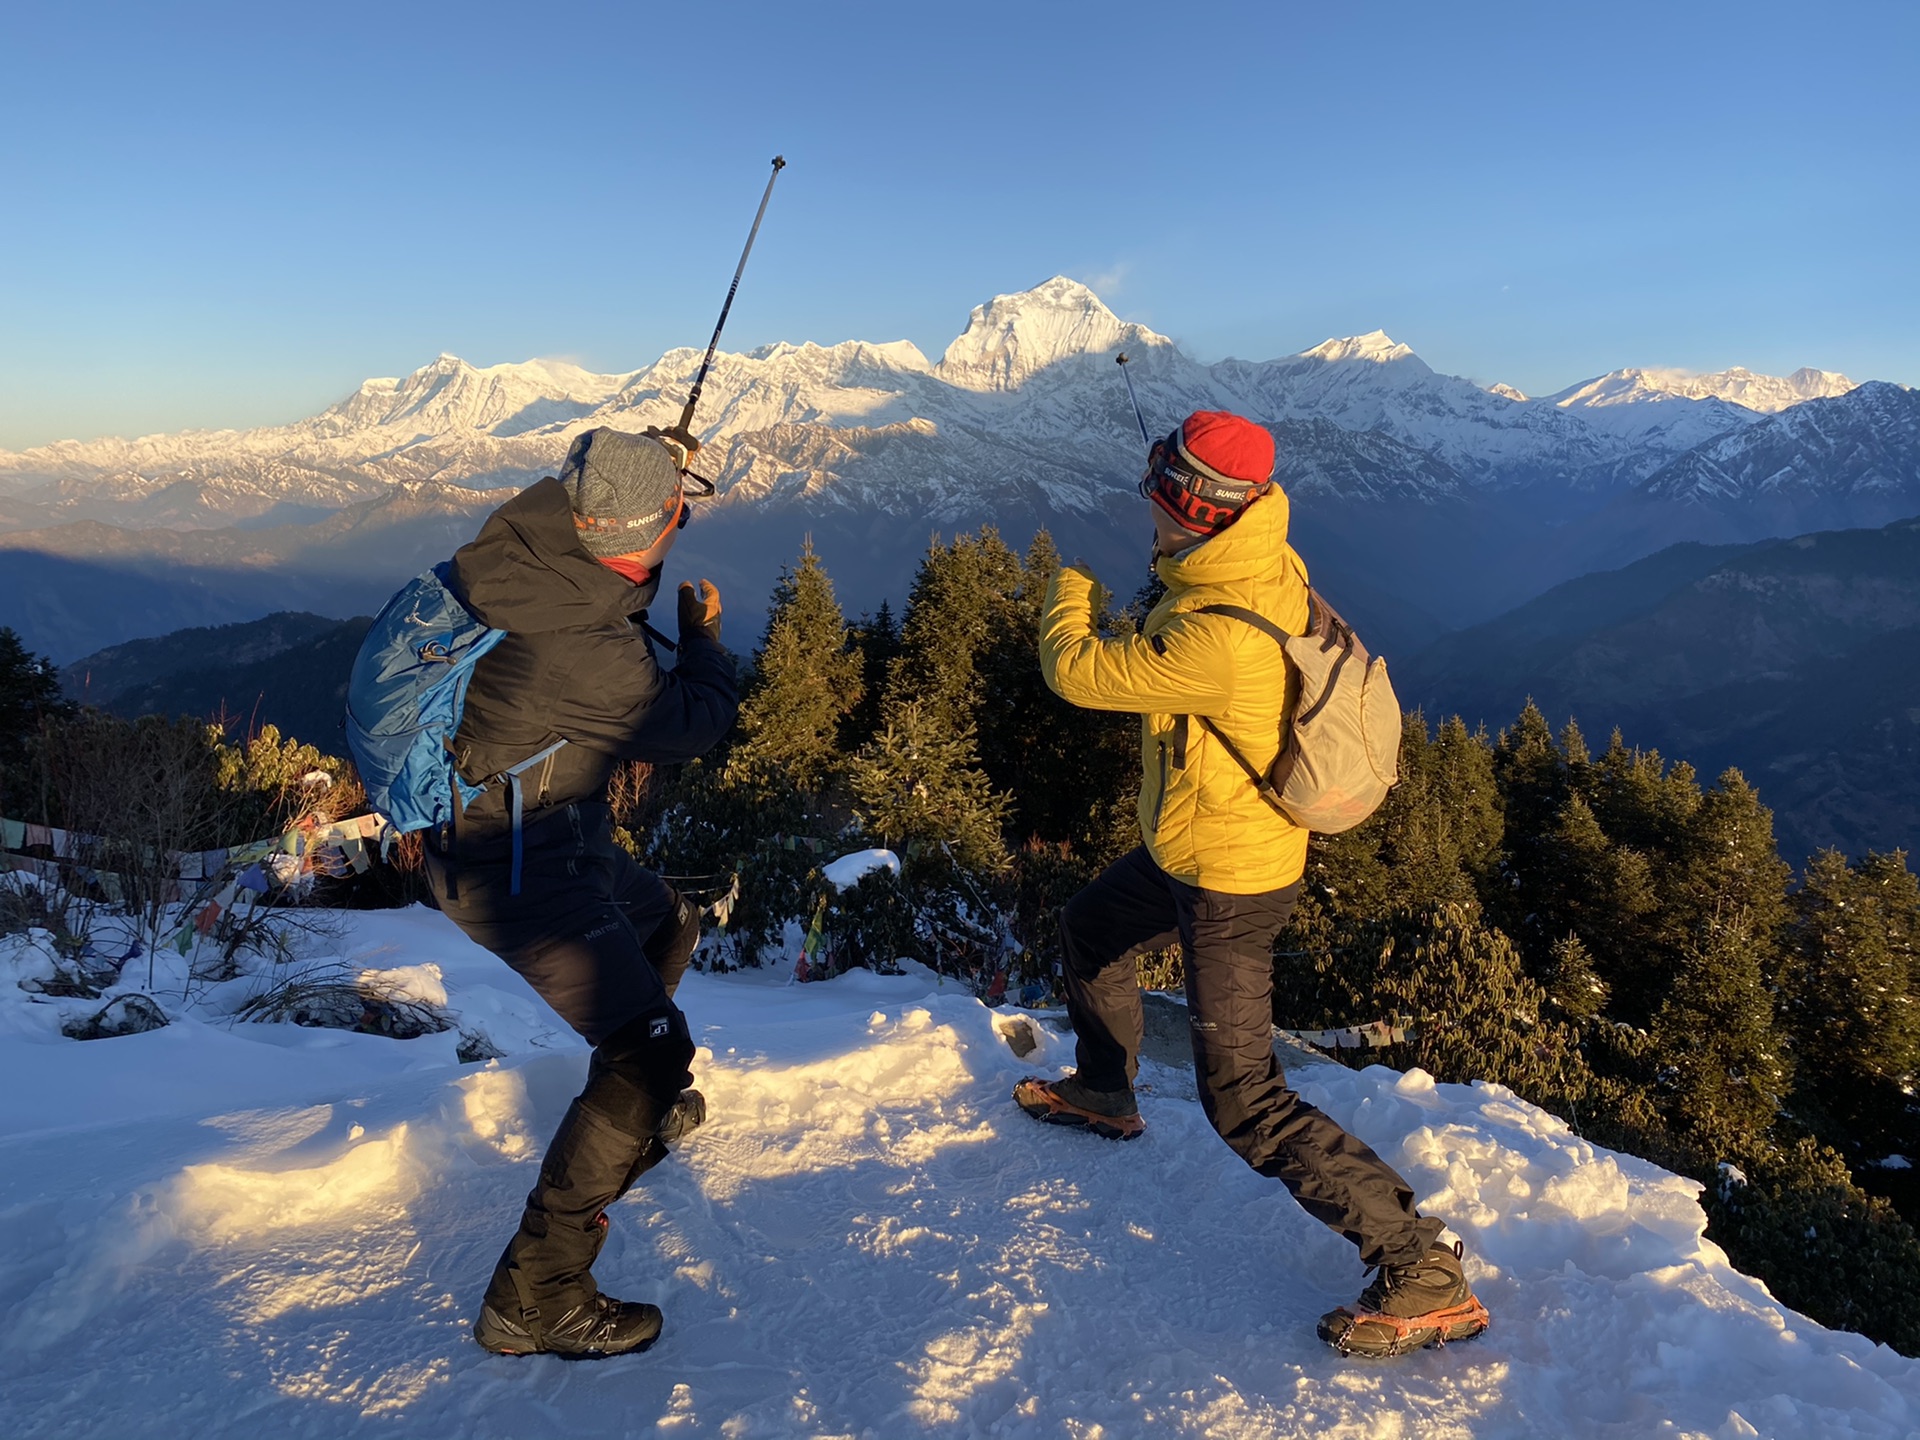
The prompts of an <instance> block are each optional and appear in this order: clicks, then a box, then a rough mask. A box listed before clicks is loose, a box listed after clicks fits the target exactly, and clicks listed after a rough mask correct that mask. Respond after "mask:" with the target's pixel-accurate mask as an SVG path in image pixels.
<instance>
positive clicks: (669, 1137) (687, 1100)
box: [654, 1090, 707, 1145]
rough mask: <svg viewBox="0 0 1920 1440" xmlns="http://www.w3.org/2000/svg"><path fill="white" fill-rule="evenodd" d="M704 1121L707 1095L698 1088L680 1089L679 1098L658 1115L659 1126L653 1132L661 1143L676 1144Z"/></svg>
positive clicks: (705, 1119)
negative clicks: (663, 1113) (665, 1111)
mask: <svg viewBox="0 0 1920 1440" xmlns="http://www.w3.org/2000/svg"><path fill="white" fill-rule="evenodd" d="M706 1123H707V1097H706V1096H704V1095H702V1094H701V1093H700V1092H699V1091H698V1090H682V1091H681V1092H680V1098H679V1099H678V1100H676V1101H674V1102H673V1105H672V1107H671V1108H669V1109H668V1111H667V1113H666V1114H665V1115H662V1116H661V1117H660V1128H659V1129H658V1130H656V1131H655V1132H654V1133H655V1134H656V1135H658V1136H659V1137H660V1143H661V1144H662V1145H677V1144H679V1142H680V1141H682V1140H684V1139H686V1137H687V1135H688V1133H689V1132H691V1131H694V1130H697V1129H699V1128H700V1127H701V1126H702V1125H704V1124H706Z"/></svg>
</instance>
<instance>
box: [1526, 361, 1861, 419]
mask: <svg viewBox="0 0 1920 1440" xmlns="http://www.w3.org/2000/svg"><path fill="white" fill-rule="evenodd" d="M1857 383H1858V382H1856V381H1853V380H1849V379H1848V378H1847V377H1846V376H1845V375H1842V374H1840V373H1838V372H1837V371H1833V370H1813V369H1809V368H1807V367H1805V366H1802V367H1801V368H1800V369H1798V370H1796V371H1794V372H1793V374H1791V375H1787V376H1780V375H1756V374H1754V373H1753V371H1751V370H1749V369H1747V368H1746V367H1745V366H1744V365H1736V366H1734V367H1733V368H1732V369H1730V370H1716V371H1714V372H1713V373H1712V374H1710V375H1695V374H1693V373H1692V372H1691V371H1687V370H1658V369H1630V370H1612V371H1609V372H1608V373H1607V374H1605V375H1599V376H1596V377H1595V378H1593V379H1592V380H1583V381H1581V382H1580V383H1579V384H1578V385H1569V386H1568V387H1567V388H1566V389H1565V390H1562V391H1560V392H1558V393H1557V394H1554V395H1549V396H1547V397H1546V398H1547V399H1548V401H1550V402H1551V403H1552V404H1555V405H1558V406H1561V407H1562V408H1564V409H1585V410H1593V409H1603V408H1609V407H1613V406H1619V405H1632V404H1639V403H1642V402H1645V401H1650V400H1651V401H1660V400H1666V399H1680V400H1724V401H1726V402H1728V403H1729V404H1733V405H1738V406H1740V407H1742V408H1743V409H1746V410H1753V411H1757V412H1758V413H1760V414H1763V415H1771V414H1774V413H1776V412H1778V411H1781V410H1785V409H1787V408H1789V407H1790V406H1794V405H1798V404H1800V403H1801V402H1802V401H1806V400H1825V399H1831V398H1832V397H1833V396H1836V395H1844V394H1846V393H1847V392H1848V391H1849V390H1852V389H1854V388H1855V387H1856V385H1857Z"/></svg>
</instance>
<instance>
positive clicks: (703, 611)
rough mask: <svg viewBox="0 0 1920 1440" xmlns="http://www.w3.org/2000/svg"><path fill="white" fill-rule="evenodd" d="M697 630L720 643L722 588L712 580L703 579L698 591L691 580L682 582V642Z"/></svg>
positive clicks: (714, 641)
mask: <svg viewBox="0 0 1920 1440" xmlns="http://www.w3.org/2000/svg"><path fill="white" fill-rule="evenodd" d="M695 631H698V632H699V633H700V634H701V635H704V636H705V637H706V638H707V639H709V640H711V641H712V642H713V643H714V644H716V645H718V644H719V643H720V589H719V587H718V586H717V585H715V584H714V583H713V582H712V581H711V580H702V581H701V582H700V589H699V591H698V592H697V593H696V592H695V590H694V588H693V582H692V581H691V580H682V581H681V582H680V643H681V644H683V645H684V644H686V642H687V640H688V638H689V637H690V636H691V635H692V634H693V633H694V632H695Z"/></svg>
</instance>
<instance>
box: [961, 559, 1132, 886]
mask: <svg viewBox="0 0 1920 1440" xmlns="http://www.w3.org/2000/svg"><path fill="white" fill-rule="evenodd" d="M1059 567H1060V555H1059V551H1057V550H1056V549H1055V548H1054V544H1053V538H1052V537H1051V536H1050V535H1048V533H1047V532H1046V531H1044V530H1042V531H1040V532H1039V533H1038V534H1036V535H1035V536H1034V539H1033V544H1032V545H1031V546H1030V547H1029V549H1028V551H1027V554H1026V557H1025V558H1024V560H1023V561H1022V562H1021V566H1020V575H1019V585H1018V587H1017V588H1016V589H1014V590H1013V591H1011V592H1009V593H1007V594H1005V595H1001V596H997V597H995V599H996V602H997V603H996V607H995V608H996V610H997V612H998V619H997V621H996V623H995V624H994V625H993V626H992V627H991V628H990V630H989V633H988V637H987V639H986V641H985V643H984V644H983V645H982V647H981V652H980V655H979V658H978V662H977V673H978V676H979V679H980V682H981V695H982V702H981V704H980V706H979V710H978V715H979V727H980V763H981V766H982V768H984V769H985V770H986V772H987V776H988V778H989V779H990V780H991V781H992V783H993V785H994V787H995V788H996V789H998V790H1000V791H1002V792H1004V793H1005V794H1007V795H1008V796H1009V797H1011V799H1012V802H1013V803H1012V809H1011V811H1010V817H1009V818H1010V825H1011V829H1012V834H1013V836H1014V837H1015V838H1016V839H1017V840H1019V841H1020V842H1021V844H1022V845H1023V846H1024V845H1026V844H1027V843H1028V842H1031V841H1037V842H1039V843H1041V844H1063V843H1064V844H1069V845H1072V846H1074V847H1076V848H1077V849H1079V850H1081V851H1083V852H1085V853H1087V854H1088V855H1089V856H1090V857H1094V858H1097V859H1100V860H1104V859H1107V858H1110V856H1109V855H1108V854H1107V853H1105V852H1108V851H1110V850H1111V849H1112V845H1111V843H1110V835H1111V832H1112V830H1113V828H1114V827H1113V825H1112V819H1111V817H1112V815H1113V813H1114V812H1115V810H1116V809H1117V808H1119V807H1121V806H1122V805H1123V803H1124V802H1125V801H1127V800H1130V799H1131V795H1132V792H1133V790H1134V789H1135V788H1136V787H1137V785H1138V781H1139V747H1138V736H1139V729H1140V722H1139V720H1138V718H1137V717H1135V716H1133V715H1130V714H1126V713H1124V712H1119V711H1109V710H1082V709H1079V708H1078V707H1076V706H1074V705H1071V704H1069V703H1068V702H1067V701H1065V700H1062V699H1061V698H1060V697H1059V696H1058V695H1056V694H1054V693H1053V691H1052V690H1051V689H1049V688H1048V686H1047V683H1046V681H1045V679H1044V678H1043V677H1042V676H1041V674H1040V663H1039V658H1038V651H1039V636H1040V612H1041V605H1042V603H1043V602H1044V600H1045V598H1046V592H1047V584H1048V582H1049V581H1050V580H1051V579H1052V578H1053V574H1054V571H1056V570H1057V569H1059ZM1129 808H1130V807H1129ZM1137 839H1138V836H1137V834H1132V835H1130V837H1129V841H1128V843H1129V844H1131V843H1133V842H1134V841H1137Z"/></svg>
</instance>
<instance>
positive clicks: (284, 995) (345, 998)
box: [238, 965, 453, 1040]
mask: <svg viewBox="0 0 1920 1440" xmlns="http://www.w3.org/2000/svg"><path fill="white" fill-rule="evenodd" d="M417 970H432V971H434V975H433V982H434V983H433V985H432V986H430V987H423V986H422V985H421V984H420V983H419V977H418V976H417V975H416V974H415V973H414V972H415V971H417ZM438 978H439V976H438V970H437V967H434V966H419V967H413V969H412V970H397V971H382V970H368V971H362V972H361V973H359V974H358V975H351V974H348V973H347V970H346V968H345V967H344V966H339V965H334V966H325V967H319V968H316V969H312V970H308V971H304V972H301V973H299V974H295V975H292V976H289V977H288V978H286V979H284V980H282V981H280V982H279V983H278V984H276V985H274V986H273V987H272V988H271V989H269V990H267V991H265V992H264V993H262V994H260V995H257V996H255V997H254V998H253V999H251V1000H249V1001H248V1002H247V1003H246V1004H244V1005H243V1006H242V1007H241V1008H240V1010H239V1012H238V1018H239V1019H242V1020H254V1021H263V1022H268V1023H275V1022H278V1023H288V1024H294V1025H306V1026H310V1027H313V1028H315V1029H321V1030H357V1031H360V1032H361V1033H363V1034H367V1035H387V1036H391V1037H392V1038H394V1039H396V1040H412V1039H416V1038H417V1037H419V1036H421V1035H435V1034H438V1033H439V1032H441V1031H443V1030H449V1029H451V1028H452V1027H453V1022H452V1020H451V1019H450V1018H449V1016H448V1014H447V1010H446V991H445V990H444V989H440V988H439V987H438Z"/></svg>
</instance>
